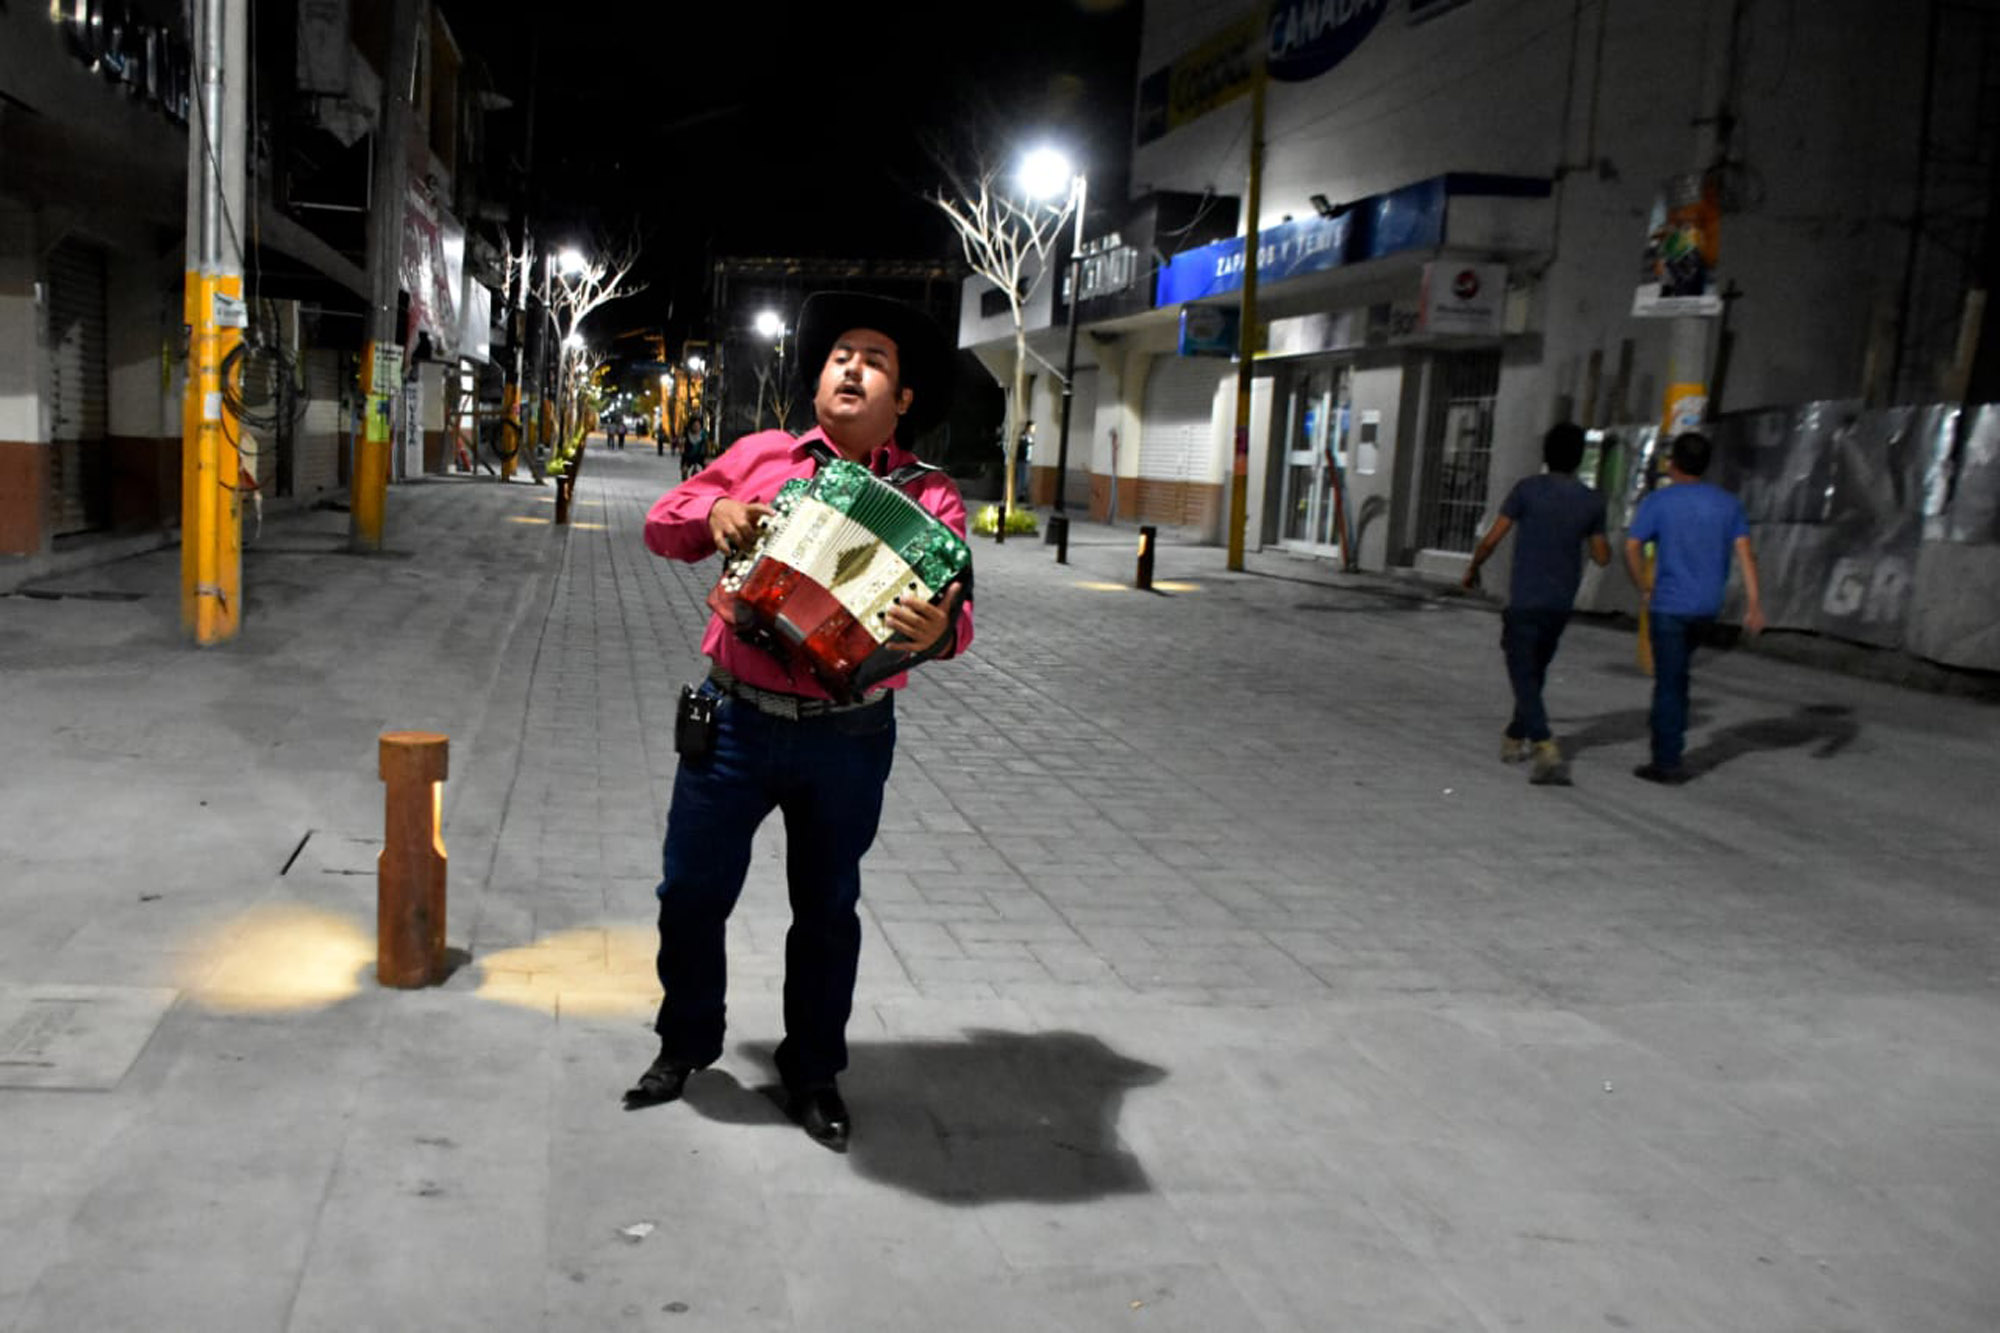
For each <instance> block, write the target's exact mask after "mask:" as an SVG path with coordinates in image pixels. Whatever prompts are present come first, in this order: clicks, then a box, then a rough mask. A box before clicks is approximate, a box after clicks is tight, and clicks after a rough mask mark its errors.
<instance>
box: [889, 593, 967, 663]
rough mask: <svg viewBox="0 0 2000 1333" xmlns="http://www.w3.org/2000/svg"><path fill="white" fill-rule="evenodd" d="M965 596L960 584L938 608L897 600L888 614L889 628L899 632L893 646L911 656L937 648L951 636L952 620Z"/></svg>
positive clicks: (903, 598)
mask: <svg viewBox="0 0 2000 1333" xmlns="http://www.w3.org/2000/svg"><path fill="white" fill-rule="evenodd" d="M964 592H965V589H964V588H963V587H961V586H959V585H958V584H956V583H953V584H950V585H948V586H947V587H946V588H945V590H944V596H943V597H941V598H939V599H938V602H937V604H936V605H935V606H933V605H932V604H931V603H929V602H926V601H922V600H920V599H918V598H914V597H898V598H897V599H896V603H895V605H894V606H891V607H890V608H889V610H888V612H887V617H888V625H889V628H890V629H892V630H894V631H895V632H896V637H895V638H894V639H891V640H890V646H891V647H894V648H904V649H907V650H909V651H910V652H912V653H927V652H929V651H930V650H931V649H932V648H934V647H936V646H937V642H938V640H940V639H942V638H943V637H944V636H945V635H947V634H949V633H951V618H952V616H953V615H955V614H956V613H957V611H958V599H959V598H960V597H961V596H962V595H963V594H964Z"/></svg>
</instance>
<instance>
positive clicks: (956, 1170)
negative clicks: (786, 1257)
mask: <svg viewBox="0 0 2000 1333" xmlns="http://www.w3.org/2000/svg"><path fill="white" fill-rule="evenodd" d="M774 1049H775V1047H774V1046H773V1045H772V1044H771V1043H769V1042H749V1043H744V1044H743V1045H741V1046H739V1047H738V1048H737V1050H738V1052H739V1054H741V1055H743V1056H744V1057H746V1058H748V1059H749V1060H751V1061H753V1062H755V1063H756V1064H757V1065H758V1066H759V1067H760V1069H761V1070H763V1071H764V1072H765V1074H766V1075H767V1078H768V1081H767V1082H766V1083H763V1084H759V1085H758V1086H756V1087H755V1088H745V1087H744V1086H743V1085H742V1084H740V1083H738V1082H737V1081H736V1080H735V1079H734V1078H733V1077H732V1076H731V1075H729V1074H728V1073H727V1072H726V1071H717V1070H709V1071H705V1072H703V1073H698V1074H696V1075H695V1076H694V1077H693V1078H691V1079H689V1080H688V1085H687V1092H686V1093H685V1094H684V1100H685V1101H686V1102H687V1103H688V1105H689V1107H690V1108H692V1109H693V1110H694V1111H696V1112H697V1113H699V1114H701V1115H704V1116H707V1117H708V1118H710V1119H712V1120H722V1121H729V1122H734V1123H739V1124H774V1125H783V1126H784V1127H785V1128H786V1129H787V1130H788V1131H790V1132H791V1133H794V1134H799V1135H800V1138H799V1150H800V1151H801V1152H818V1151H820V1149H818V1148H816V1147H814V1146H813V1145H812V1143H811V1142H809V1141H808V1140H807V1139H806V1138H805V1137H804V1135H803V1133H802V1132H801V1131H800V1130H798V1129H797V1128H795V1127H793V1126H792V1124H791V1122H790V1121H789V1120H788V1119H787V1118H786V1116H785V1112H784V1109H783V1107H784V1091H783V1089H782V1088H781V1087H780V1086H779V1085H778V1078H777V1067H776V1065H775V1064H774V1063H773V1062H772V1059H771V1056H772V1052H773V1050H774ZM850 1059H851V1064H850V1067H849V1069H848V1071H847V1073H845V1074H843V1075H842V1076H841V1080H840V1090H841V1095H842V1096H843V1097H844V1098H845V1099H846V1101H847V1105H848V1109H849V1110H850V1111H851V1112H852V1113H853V1115H854V1137H853V1139H852V1141H851V1142H850V1144H849V1146H848V1150H847V1157H848V1159H849V1160H850V1161H851V1162H853V1164H854V1166H855V1169H856V1170H858V1171H859V1172H860V1173H861V1174H862V1175H864V1176H867V1177H869V1178H870V1179H872V1180H877V1181H880V1182H881V1183H882V1184H885V1185H892V1186H894V1187H896V1188H897V1189H901V1190H907V1191H909V1192H910V1193H912V1194H920V1195H922V1196H924V1197H925V1198H928V1199H935V1200H937V1201H938V1202H940V1203H950V1204H965V1205H973V1204H983V1203H999V1202H1015V1201H1027V1202H1035V1203H1080V1202H1083V1201H1085V1200H1088V1199H1097V1198H1102V1197H1104V1196H1106V1195H1110V1194H1138V1193H1144V1192H1146V1191H1148V1190H1150V1189H1151V1188H1152V1182H1151V1181H1150V1180H1148V1179H1147V1177H1146V1172H1145V1170H1144V1168H1142V1167H1141V1166H1140V1164H1139V1160H1138V1158H1136V1157H1134V1156H1133V1155H1132V1154H1131V1153H1130V1152H1128V1151H1126V1149H1125V1148H1124V1147H1123V1146H1122V1145H1121V1144H1120V1143H1119V1140H1118V1110H1119V1103H1120V1101H1121V1100H1122V1099H1123V1097H1124V1095H1125V1093H1126V1092H1127V1091H1129V1090H1131V1089H1133V1088H1141V1087H1145V1086H1147V1085H1148V1084H1152V1083H1157V1082H1159V1081H1160V1080H1161V1079H1163V1078H1165V1077H1166V1076H1167V1071H1166V1070H1164V1069H1161V1068H1160V1067H1158V1066H1157V1065H1150V1064H1146V1063H1145V1062H1143V1061H1139V1060H1132V1059H1128V1058H1126V1057H1125V1056H1123V1055H1120V1054H1119V1053H1118V1052H1117V1051H1115V1050H1113V1049H1112V1048H1111V1047H1109V1046H1107V1045H1106V1044H1105V1043H1104V1042H1103V1041H1102V1040H1100V1039H1099V1038H1097V1037H1093V1036H1090V1035H1088V1034H1086V1033H1081V1032H1002V1031H998V1030H995V1029H990V1028H979V1029H972V1030H969V1031H967V1032H966V1034H965V1039H964V1040H962V1041H884V1042H858V1043H855V1044H854V1046H853V1048H852V1050H851V1052H850Z"/></svg>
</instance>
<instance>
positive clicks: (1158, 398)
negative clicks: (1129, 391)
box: [1139, 356, 1224, 527]
mask: <svg viewBox="0 0 2000 1333" xmlns="http://www.w3.org/2000/svg"><path fill="white" fill-rule="evenodd" d="M1223 374H1224V368H1223V367H1221V366H1219V365H1218V363H1217V362H1214V361H1207V360H1202V359H1199V358H1195V357H1177V356H1163V357H1161V358H1159V359H1158V360H1157V361H1155V362H1154V363H1153V368H1152V373H1151V374H1149V375H1148V376H1147V377H1146V416H1145V420H1144V421H1143V422H1142V423H1141V425H1140V431H1139V476H1140V477H1141V478H1143V479H1146V480H1149V481H1168V482H1182V483H1186V484H1184V485H1181V486H1142V487H1140V488H1139V497H1140V501H1139V517H1140V518H1142V519H1145V520H1146V521H1148V522H1152V523H1165V524H1170V525H1173V526H1177V527H1178V526H1188V525H1191V524H1196V523H1199V522H1201V521H1202V513H1201V507H1200V505H1199V504H1198V503H1197V502H1196V499H1195V492H1194V487H1196V486H1199V485H1202V484H1213V483H1214V482H1215V481H1216V480H1217V478H1216V477H1215V476H1214V475H1213V473H1214V471H1215V462H1214V459H1213V458H1212V457H1211V454H1212V453H1213V440H1214V421H1213V418H1214V413H1215V390H1216V386H1218V385H1219V384H1221V383H1222V376H1223Z"/></svg>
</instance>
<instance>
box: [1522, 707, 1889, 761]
mask: <svg viewBox="0 0 2000 1333" xmlns="http://www.w3.org/2000/svg"><path fill="white" fill-rule="evenodd" d="M1701 724H1702V717H1701V709H1700V708H1699V707H1696V708H1695V709H1694V710H1693V713H1692V715H1691V716H1690V717H1689V719H1688V727H1689V730H1693V729H1695V728H1697V727H1699V726H1701ZM1648 730H1649V723H1648V713H1647V710H1646V709H1644V708H1626V709H1620V710H1619V711H1618V712H1615V713H1602V714H1600V715H1598V716H1597V717H1592V718H1585V719H1584V720H1583V723H1582V725H1580V726H1578V727H1577V728H1576V729H1574V730H1572V731H1569V732H1567V733H1566V734H1564V735H1563V736H1562V737H1561V738H1560V739H1559V740H1558V744H1559V745H1560V746H1561V747H1562V752H1563V758H1564V759H1565V760H1570V759H1574V758H1576V757H1577V755H1579V754H1581V753H1583V752H1584V751H1585V750H1594V749H1597V748H1599V747H1600V746H1606V745H1622V744H1625V743H1626V742H1638V741H1643V740H1645V739H1646V737H1647V734H1648ZM1860 734H1861V724H1860V723H1859V722H1857V721H1856V720H1855V718H1854V710H1853V709H1852V708H1849V707H1848V706H1847V705H1845V704H1801V705H1799V707H1798V708H1796V709H1794V710H1793V711H1792V712H1790V713H1787V714H1785V715H1784V716H1783V717H1766V718H1758V719H1756V720H1754V721H1750V722H1738V723H1736V724H1735V725H1733V726H1728V727H1724V728H1722V730H1720V731H1718V732H1716V733H1715V734H1714V735H1713V736H1710V737H1708V738H1707V739H1705V740H1704V741H1702V743H1701V744H1700V745H1697V746H1695V747H1694V748H1693V749H1691V750H1689V751H1688V752H1687V754H1686V756H1685V757H1684V758H1683V760H1682V761H1681V762H1682V767H1684V768H1685V769H1686V771H1687V775H1688V776H1689V777H1690V778H1698V777H1700V776H1702V775H1703V774H1704V773H1712V772H1714V771H1715V770H1716V769H1718V768H1720V767H1722V766H1723V765H1724V764H1726V763H1728V762H1729V761H1730V760H1732V759H1736V758H1739V757H1741V756H1743V755H1746V754H1749V753H1751V752H1752V751H1755V750H1787V749H1792V748H1795V747H1798V746H1802V745H1816V746H1817V747H1818V748H1817V749H1815V750H1814V751H1813V758H1815V759H1830V758H1832V757H1833V756H1834V755H1836V754H1839V753H1840V752H1841V751H1842V750H1844V749H1846V748H1847V747H1848V746H1849V745H1851V744H1853V742H1854V739H1855V738H1856V737H1857V736H1859V735H1860Z"/></svg>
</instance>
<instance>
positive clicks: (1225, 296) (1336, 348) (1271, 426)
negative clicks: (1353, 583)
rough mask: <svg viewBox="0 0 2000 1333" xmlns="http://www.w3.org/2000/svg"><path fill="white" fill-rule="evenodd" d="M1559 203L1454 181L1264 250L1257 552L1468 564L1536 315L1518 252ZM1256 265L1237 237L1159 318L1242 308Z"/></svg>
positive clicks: (1373, 202)
mask: <svg viewBox="0 0 2000 1333" xmlns="http://www.w3.org/2000/svg"><path fill="white" fill-rule="evenodd" d="M1547 196H1548V185H1547V183H1546V182H1544V181H1539V180H1534V179H1522V178H1515V177H1491V176H1464V175H1461V176H1443V177H1436V178H1433V179H1431V180H1426V181H1419V182H1415V183H1413V184H1412V185H1409V186H1405V187H1403V188H1401V189H1398V190H1394V191H1390V192H1387V193H1385V194H1383V195H1380V196H1374V197H1371V198H1368V199H1364V200H1360V201H1357V202H1356V203H1354V204H1351V205H1349V206H1347V207H1345V208H1342V209H1329V210H1328V211H1327V212H1326V213H1325V214H1323V215H1321V216H1318V217H1313V218H1308V219H1304V220H1296V221H1295V220H1293V219H1289V218H1288V219H1286V220H1284V221H1283V222H1281V223H1280V224H1278V225H1277V226H1275V227H1270V228H1266V229H1265V230H1264V231H1263V232H1261V233H1260V234H1259V236H1258V283H1259V290H1258V313H1259V315H1260V319H1259V324H1260V326H1261V327H1262V335H1263V337H1262V341H1263V345H1262V347H1261V348H1260V349H1259V351H1258V354H1257V362H1258V364H1257V375H1258V379H1259V381H1260V385H1261V386H1262V387H1261V393H1262V395H1263V397H1264V400H1265V401H1267V402H1268V404H1269V409H1268V410H1269V418H1268V426H1267V427H1265V428H1264V429H1263V430H1260V431H1256V432H1253V436H1252V446H1251V447H1252V451H1253V457H1252V466H1251V469H1250V473H1251V478H1250V479H1251V490H1250V494H1249V495H1248V497H1247V504H1246V510H1247V512H1248V515H1249V522H1248V527H1247V530H1246V533H1245V537H1246V541H1247V543H1248V544H1249V545H1250V546H1251V547H1252V548H1253V549H1255V548H1258V547H1276V548H1279V549H1283V550H1286V551H1289V552H1293V553H1296V554H1300V555H1307V556H1314V557H1320V558H1326V559H1332V560H1338V561H1340V562H1341V563H1342V564H1343V565H1345V566H1347V567H1349V568H1364V567H1365V568H1372V569H1382V568H1388V567H1390V566H1395V565H1407V564H1411V563H1413V562H1415V561H1416V560H1417V558H1418V556H1419V554H1420V553H1422V552H1424V551H1427V550H1437V551H1444V552H1466V551H1470V550H1471V548H1472V544H1473V542H1474V541H1475V540H1476V538H1477V534H1478V528H1479V525H1480V522H1481V518H1482V515H1483V511H1484V508H1485V504H1486V497H1487V491H1488V481H1489V473H1490V469H1491V460H1492V454H1493V444H1494V440H1495V435H1496V422H1497V416H1498V411H1497V409H1498V403H1499V398H1500V378H1501V368H1502V364H1503V361H1504V360H1505V350H1506V349H1507V348H1508V347H1509V346H1510V345H1517V344H1521V345H1525V340H1523V339H1522V338H1521V335H1522V334H1523V333H1524V332H1526V330H1527V329H1528V327H1529V324H1530V322H1531V316H1530V312H1531V310H1532V308H1533V304H1534V295H1535V292H1534V286H1533V281H1532V279H1531V278H1530V277H1529V276H1528V272H1529V267H1530V266H1529V265H1528V264H1526V263H1524V262H1523V261H1524V260H1526V259H1529V258H1532V256H1533V254H1534V253H1535V250H1534V247H1533V246H1532V244H1529V245H1524V244H1523V243H1522V238H1524V237H1532V236H1534V235H1535V234H1536V227H1535V223H1534V219H1535V218H1536V217H1538V216H1540V215H1541V212H1542V210H1543V209H1544V208H1545V205H1546V202H1547ZM1243 264H1244V243H1243V238H1242V237H1240V236H1239V237H1233V238H1230V239H1228V240H1225V241H1222V242H1219V243H1217V244H1214V245H1210V246H1206V247H1203V248H1202V249H1200V250H1195V251H1190V252H1188V253H1186V254H1183V255H1180V256H1177V257H1176V258H1175V259H1174V261H1173V262H1172V263H1171V264H1169V265H1168V266H1167V267H1166V269H1164V270H1163V271H1162V273H1161V276H1160V280H1159V284H1158V293H1157V296H1158V304H1159V306H1161V307H1163V308H1171V307H1173V306H1176V305H1178V306H1179V307H1180V308H1181V309H1183V310H1187V309H1233V307H1234V306H1235V304H1236V303H1237V302H1238V301H1240V297H1239V296H1238V295H1237V294H1238V292H1239V291H1240V289H1241V286H1242V275H1243ZM1527 355H1530V356H1531V352H1530V353H1527ZM1265 381H1268V383H1267V384H1266V383H1264V382H1265ZM1149 397H1150V395H1149ZM1214 411H1215V419H1214V423H1213V425H1212V428H1211V430H1210V432H1209V433H1208V435H1209V438H1211V439H1220V440H1223V441H1225V442H1226V441H1227V439H1228V438H1229V437H1230V436H1231V434H1233V426H1234V413H1235V402H1234V397H1233V395H1229V396H1227V401H1222V400H1220V399H1219V400H1218V401H1217V405H1216V407H1215V409H1214ZM1152 417H1153V409H1152V406H1151V404H1150V403H1149V404H1148V408H1147V412H1146V421H1145V430H1144V433H1143V435H1142V449H1143V456H1142V458H1141V460H1140V469H1141V475H1142V476H1145V475H1153V474H1154V473H1155V472H1156V470H1157V469H1158V468H1159V467H1161V466H1164V464H1162V463H1160V462H1158V461H1156V460H1154V459H1153V458H1152V457H1151V454H1152V449H1153V442H1154V440H1155V438H1156V436H1161V437H1162V440H1163V443H1164V438H1163V436H1162V432H1160V431H1156V429H1155V424H1154V422H1153V420H1152ZM1184 425H1185V423H1182V426H1183V434H1184V433H1185V430H1184ZM1176 438H1179V437H1176ZM1223 469H1226V458H1224V460H1223V462H1222V463H1220V464H1217V465H1216V468H1215V469H1214V475H1213V476H1212V477H1211V478H1210V479H1211V480H1213V481H1215V482H1216V483H1218V490H1219V489H1220V486H1219V483H1220V482H1221V480H1222V478H1223V475H1225V473H1224V471H1223ZM1219 535H1220V536H1226V534H1219Z"/></svg>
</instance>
